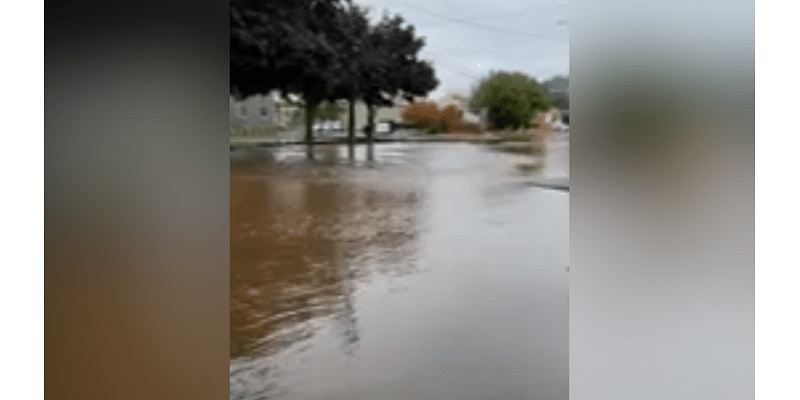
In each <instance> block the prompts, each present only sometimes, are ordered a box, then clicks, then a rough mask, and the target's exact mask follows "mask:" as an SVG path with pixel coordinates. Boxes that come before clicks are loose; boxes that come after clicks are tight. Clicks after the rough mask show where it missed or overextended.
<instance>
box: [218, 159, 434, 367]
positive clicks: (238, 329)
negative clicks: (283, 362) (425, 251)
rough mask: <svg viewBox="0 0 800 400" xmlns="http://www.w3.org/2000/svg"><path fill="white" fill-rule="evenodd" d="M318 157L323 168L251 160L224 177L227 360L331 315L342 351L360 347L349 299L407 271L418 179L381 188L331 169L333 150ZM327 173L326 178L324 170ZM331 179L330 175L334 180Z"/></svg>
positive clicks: (279, 342) (271, 346)
mask: <svg viewBox="0 0 800 400" xmlns="http://www.w3.org/2000/svg"><path fill="white" fill-rule="evenodd" d="M330 149H333V150H338V149H337V148H334V147H329V149H326V150H327V151H322V152H320V153H318V154H317V155H316V157H317V158H318V161H319V164H318V165H317V166H318V167H319V168H321V169H316V168H307V167H304V168H298V169H297V170H294V171H292V172H293V173H288V174H287V173H285V172H286V171H287V170H286V169H285V168H281V166H280V165H277V164H276V163H275V162H274V160H275V158H274V157H266V158H261V157H255V158H252V159H250V160H248V161H247V162H243V163H237V164H235V165H233V166H232V173H231V219H230V221H231V223H230V227H231V288H230V292H231V306H230V307H231V315H230V318H231V331H230V336H231V346H230V354H231V357H232V358H234V359H235V358H242V357H251V356H254V355H259V356H263V355H268V354H273V353H275V352H276V351H277V350H280V349H282V348H285V347H287V346H289V345H291V344H292V343H294V342H297V341H300V340H303V339H307V338H308V337H309V336H310V335H311V334H313V332H314V331H315V330H316V329H317V327H318V324H316V323H315V320H317V319H320V318H323V317H329V316H333V317H334V320H335V321H336V322H337V323H338V324H339V325H340V326H341V329H340V331H341V335H342V341H343V344H344V346H343V347H344V348H345V349H347V351H351V352H352V351H353V349H354V348H355V347H356V346H357V343H358V328H357V319H356V317H355V312H354V307H353V304H352V295H353V293H354V292H355V291H356V290H357V288H358V282H359V281H360V280H364V279H367V278H368V277H369V276H370V275H371V274H374V273H376V272H380V273H388V274H392V273H394V274H398V273H399V274H402V273H407V272H408V271H409V270H410V269H413V264H412V263H411V262H410V261H409V262H408V263H404V262H403V259H404V258H407V257H408V255H409V254H410V252H409V251H408V250H407V247H408V246H409V245H410V242H411V241H413V239H414V236H415V225H416V224H415V223H414V220H415V218H416V215H415V210H416V209H417V207H416V206H417V204H418V203H417V199H419V198H420V197H421V196H420V193H419V190H420V187H419V185H404V186H402V187H397V186H395V187H385V186H383V187H382V186H381V185H379V182H374V183H375V184H369V183H368V182H364V181H361V182H358V183H357V184H356V182H352V181H348V176H347V174H346V171H339V172H338V174H337V173H336V172H331V171H330V170H329V169H328V168H326V166H327V167H329V166H331V165H336V164H337V161H338V160H339V154H338V152H334V151H330ZM321 171H327V172H328V173H327V174H323V173H321ZM332 176H335V179H332Z"/></svg>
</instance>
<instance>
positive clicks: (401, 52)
mask: <svg viewBox="0 0 800 400" xmlns="http://www.w3.org/2000/svg"><path fill="white" fill-rule="evenodd" d="M424 45H425V40H424V39H423V38H421V37H417V36H416V35H415V32H414V27H413V26H412V25H406V24H405V21H404V20H403V18H402V17H400V16H399V15H397V16H394V17H389V16H384V17H383V19H382V20H381V21H380V22H379V23H378V24H377V26H375V27H374V28H373V29H372V30H371V32H370V35H369V40H368V46H367V47H366V50H367V51H366V53H365V54H364V55H363V60H364V64H365V65H366V66H367V69H366V71H365V72H366V73H365V75H366V76H365V77H364V82H365V85H364V87H363V88H362V90H361V96H362V99H363V100H364V102H365V103H366V105H367V138H368V140H369V141H371V140H372V137H373V132H374V129H375V112H376V109H377V107H385V106H392V105H394V101H395V100H396V99H397V98H398V97H404V98H406V99H408V100H411V99H413V97H414V96H424V95H427V94H428V93H430V92H431V91H432V90H434V89H435V88H436V86H438V84H439V81H438V80H437V79H436V75H435V72H434V70H433V67H432V66H431V65H430V64H429V63H428V62H426V61H424V60H421V59H419V52H420V50H422V48H423V46H424Z"/></svg>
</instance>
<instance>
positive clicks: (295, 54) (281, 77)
mask: <svg viewBox="0 0 800 400" xmlns="http://www.w3.org/2000/svg"><path fill="white" fill-rule="evenodd" d="M344 3H345V1H341V0H291V1H290V0H272V1H248V0H234V1H232V2H231V94H232V95H234V96H236V97H237V98H241V97H246V96H249V95H252V94H258V93H268V92H269V91H271V90H273V89H279V90H280V91H281V93H282V94H283V95H286V94H288V93H297V94H300V95H302V97H303V100H304V103H305V107H306V113H305V114H306V142H307V143H308V144H309V145H310V144H311V143H312V142H313V123H314V118H315V115H316V110H317V107H318V106H319V104H320V103H321V102H322V101H323V100H325V99H326V98H329V97H330V94H331V91H332V89H333V86H334V84H335V82H336V79H337V78H336V73H337V72H338V71H337V70H336V68H331V67H332V66H335V65H337V63H338V61H339V57H340V56H339V53H338V52H337V49H336V47H335V46H334V41H333V39H334V38H333V37H332V36H331V35H330V33H331V32H334V31H335V30H336V29H337V23H338V22H339V21H338V15H339V14H340V13H341V12H342V7H343V4H344Z"/></svg>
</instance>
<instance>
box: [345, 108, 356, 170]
mask: <svg viewBox="0 0 800 400" xmlns="http://www.w3.org/2000/svg"><path fill="white" fill-rule="evenodd" d="M355 141H356V99H355V96H350V99H349V104H348V116H347V145H348V154H349V156H350V158H351V159H352V158H355V148H354V146H355Z"/></svg>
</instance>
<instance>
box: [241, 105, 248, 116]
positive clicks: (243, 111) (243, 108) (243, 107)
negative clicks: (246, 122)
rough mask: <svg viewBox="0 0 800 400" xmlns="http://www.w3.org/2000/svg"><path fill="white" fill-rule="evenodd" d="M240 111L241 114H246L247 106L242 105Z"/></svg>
mask: <svg viewBox="0 0 800 400" xmlns="http://www.w3.org/2000/svg"><path fill="white" fill-rule="evenodd" d="M240 111H241V112H242V115H247V106H242V108H241V109H240Z"/></svg>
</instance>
